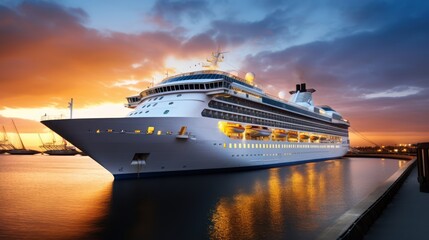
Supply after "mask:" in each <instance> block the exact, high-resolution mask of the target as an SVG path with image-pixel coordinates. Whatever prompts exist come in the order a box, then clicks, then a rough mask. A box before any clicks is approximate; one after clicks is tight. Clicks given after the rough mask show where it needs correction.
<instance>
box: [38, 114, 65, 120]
mask: <svg viewBox="0 0 429 240" xmlns="http://www.w3.org/2000/svg"><path fill="white" fill-rule="evenodd" d="M66 118H67V116H66V115H64V114H60V115H47V114H45V115H43V116H42V117H41V120H42V121H45V120H58V119H66Z"/></svg>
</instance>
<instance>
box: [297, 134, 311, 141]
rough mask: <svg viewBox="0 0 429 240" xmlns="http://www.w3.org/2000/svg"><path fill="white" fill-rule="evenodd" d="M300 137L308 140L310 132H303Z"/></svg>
mask: <svg viewBox="0 0 429 240" xmlns="http://www.w3.org/2000/svg"><path fill="white" fill-rule="evenodd" d="M299 138H300V139H301V140H307V139H309V138H310V136H309V135H308V134H306V133H301V134H299Z"/></svg>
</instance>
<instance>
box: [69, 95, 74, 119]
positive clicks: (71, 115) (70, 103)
mask: <svg viewBox="0 0 429 240" xmlns="http://www.w3.org/2000/svg"><path fill="white" fill-rule="evenodd" d="M69 108H70V119H72V118H73V98H71V99H70V102H69Z"/></svg>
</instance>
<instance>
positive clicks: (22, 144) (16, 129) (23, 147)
mask: <svg viewBox="0 0 429 240" xmlns="http://www.w3.org/2000/svg"><path fill="white" fill-rule="evenodd" d="M12 123H13V126H14V127H15V131H16V133H18V138H19V141H20V142H21V146H22V149H25V146H24V142H23V141H22V139H21V135H20V134H19V132H18V128H17V127H16V125H15V121H13V119H12Z"/></svg>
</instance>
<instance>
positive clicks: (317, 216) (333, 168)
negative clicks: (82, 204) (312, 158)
mask: <svg viewBox="0 0 429 240" xmlns="http://www.w3.org/2000/svg"><path fill="white" fill-rule="evenodd" d="M399 166H400V165H398V163H397V161H396V160H386V161H383V162H382V161H380V160H379V159H378V160H376V159H342V160H331V161H325V162H319V163H310V164H304V165H296V166H290V167H283V168H273V169H267V170H259V171H251V172H239V173H230V174H214V175H202V176H183V177H171V178H160V179H144V180H131V181H119V182H115V183H114V184H113V192H112V200H111V205H110V208H109V213H108V218H107V219H104V220H103V221H102V222H100V223H99V226H100V227H101V228H103V230H102V231H100V232H99V235H98V236H99V237H103V238H104V237H113V238H116V237H117V238H119V237H125V238H127V239H138V238H142V237H144V238H150V239H177V238H181V239H207V238H211V239H285V238H288V239H303V238H314V237H315V236H317V234H318V233H319V232H321V231H322V230H323V229H325V228H326V227H327V226H329V225H330V224H331V223H332V222H333V221H334V220H335V219H336V218H338V217H339V216H340V215H341V214H342V213H344V212H345V211H346V210H348V209H349V208H350V207H352V206H353V205H355V204H357V203H358V202H359V201H360V200H362V199H363V198H365V197H366V196H367V195H368V194H369V193H370V192H371V191H372V190H374V189H375V187H376V186H377V185H378V184H380V183H382V182H383V181H385V179H387V178H388V177H389V176H391V175H392V174H393V173H394V172H395V171H396V170H397V169H398V167H399ZM374 169H375V171H376V173H375V174H374V171H373V170H374ZM362 177H364V178H366V179H365V180H364V181H362V179H361V178H362ZM367 179H370V180H369V181H370V182H369V181H367ZM360 188H362V190H359V191H358V192H359V194H355V193H354V192H353V191H355V190H356V189H360Z"/></svg>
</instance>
